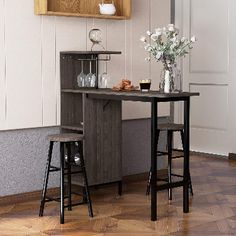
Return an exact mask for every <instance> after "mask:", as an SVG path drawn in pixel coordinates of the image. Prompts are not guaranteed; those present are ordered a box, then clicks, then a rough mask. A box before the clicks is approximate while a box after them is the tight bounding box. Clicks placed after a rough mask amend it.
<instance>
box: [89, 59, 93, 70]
mask: <svg viewBox="0 0 236 236" xmlns="http://www.w3.org/2000/svg"><path fill="white" fill-rule="evenodd" d="M89 72H90V73H92V61H90V62H89Z"/></svg>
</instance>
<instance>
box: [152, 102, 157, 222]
mask: <svg viewBox="0 0 236 236" xmlns="http://www.w3.org/2000/svg"><path fill="white" fill-rule="evenodd" d="M151 106H152V107H151V220H152V221H156V220H157V185H156V184H157V159H156V155H157V99H156V98H153V99H152V103H151Z"/></svg>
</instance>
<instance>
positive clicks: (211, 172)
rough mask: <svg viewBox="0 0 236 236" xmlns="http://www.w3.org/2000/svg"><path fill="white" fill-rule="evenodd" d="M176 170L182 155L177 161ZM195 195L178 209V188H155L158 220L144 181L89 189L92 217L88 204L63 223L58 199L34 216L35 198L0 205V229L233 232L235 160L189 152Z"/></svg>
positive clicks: (84, 234)
mask: <svg viewBox="0 0 236 236" xmlns="http://www.w3.org/2000/svg"><path fill="white" fill-rule="evenodd" d="M174 166H175V171H176V172H179V171H180V169H179V167H180V161H179V160H177V163H176V162H175V165H174ZM191 174H192V182H193V188H194V197H191V200H190V202H191V203H190V213H188V214H183V212H182V188H178V189H175V190H174V195H173V201H172V202H171V203H169V202H168V200H167V191H162V192H160V193H158V203H159V205H158V221H157V222H151V221H150V198H149V197H146V196H145V187H146V182H145V181H142V182H134V183H130V184H128V185H125V186H124V194H123V196H122V197H120V198H119V197H117V196H116V188H115V187H114V186H113V187H106V188H103V189H99V190H93V191H92V200H93V207H94V214H95V217H94V218H93V219H90V218H89V217H88V214H87V207H86V205H83V206H77V207H75V208H74V209H73V211H72V212H68V211H66V217H65V224H64V225H60V224H59V217H58V216H59V205H58V203H49V204H47V206H46V209H45V216H44V217H42V218H39V217H38V206H39V201H33V202H28V203H21V204H16V205H8V206H1V207H0V235H1V236H4V235H13V236H18V235H19V236H20V235H30V236H31V235H32V236H33V235H78V236H90V235H96V236H154V235H155V236H156V235H176V236H177V235H186V236H191V235H196V236H204V235H207V236H217V235H225V236H226V235H227V236H229V235H236V162H233V161H232V162H229V161H227V160H222V159H218V158H212V157H208V158H206V157H202V156H192V157H191Z"/></svg>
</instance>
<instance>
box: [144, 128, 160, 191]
mask: <svg viewBox="0 0 236 236" xmlns="http://www.w3.org/2000/svg"><path fill="white" fill-rule="evenodd" d="M159 135H160V130H157V145H158V140H159ZM151 176H152V171H151V169H150V170H149V174H148V181H147V189H146V195H149V194H150V187H151Z"/></svg>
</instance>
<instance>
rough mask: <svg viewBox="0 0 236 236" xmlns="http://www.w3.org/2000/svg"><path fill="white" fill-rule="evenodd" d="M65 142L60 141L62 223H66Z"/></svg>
mask: <svg viewBox="0 0 236 236" xmlns="http://www.w3.org/2000/svg"><path fill="white" fill-rule="evenodd" d="M64 155H65V153H64V143H60V185H61V201H60V223H61V224H64V161H65V156H64Z"/></svg>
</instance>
